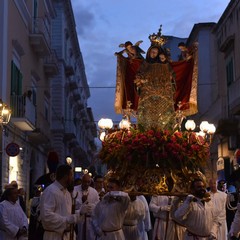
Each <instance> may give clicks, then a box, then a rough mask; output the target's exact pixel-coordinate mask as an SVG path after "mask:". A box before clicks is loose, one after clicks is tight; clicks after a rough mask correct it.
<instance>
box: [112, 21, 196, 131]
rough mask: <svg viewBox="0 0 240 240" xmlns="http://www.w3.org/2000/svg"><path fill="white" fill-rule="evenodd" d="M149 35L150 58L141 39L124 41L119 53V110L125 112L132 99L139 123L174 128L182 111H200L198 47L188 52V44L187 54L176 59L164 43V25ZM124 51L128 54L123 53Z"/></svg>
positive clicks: (116, 106)
mask: <svg viewBox="0 0 240 240" xmlns="http://www.w3.org/2000/svg"><path fill="white" fill-rule="evenodd" d="M149 39H150V41H151V46H150V47H149V49H148V51H147V54H146V59H143V57H142V55H141V53H143V51H142V50H141V49H140V48H139V44H140V42H141V41H140V42H138V43H137V44H135V45H133V44H132V43H131V42H129V41H128V42H126V43H125V44H124V45H123V44H122V46H124V47H125V49H124V50H123V51H121V52H119V53H117V54H116V55H117V56H118V65H117V83H116V94H115V112H116V113H119V114H123V113H124V109H126V106H128V105H127V102H130V103H131V105H130V106H131V109H132V110H133V111H134V113H136V116H137V124H138V126H139V127H142V128H143V129H144V130H147V129H152V128H155V129H174V128H176V127H179V125H180V124H179V122H178V119H177V118H178V117H179V112H181V114H182V115H183V116H188V115H193V114H195V113H196V112H197V48H192V49H194V51H192V50H191V51H188V52H187V53H186V51H187V50H186V46H184V49H183V50H182V51H184V54H185V55H184V56H186V58H181V60H179V61H176V62H173V61H172V60H171V58H170V50H169V49H166V48H165V47H164V45H165V43H166V42H167V38H166V37H165V36H163V35H162V34H161V26H160V29H159V31H158V33H157V34H155V33H153V34H152V35H150V36H149ZM182 45H183V44H182V43H181V44H180V45H179V48H181V49H182ZM120 46H121V45H120ZM124 52H125V53H126V54H127V57H123V53H124Z"/></svg>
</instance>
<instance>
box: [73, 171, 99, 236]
mask: <svg viewBox="0 0 240 240" xmlns="http://www.w3.org/2000/svg"><path fill="white" fill-rule="evenodd" d="M91 180H92V178H91V176H90V175H89V174H85V175H84V176H83V177H82V184H81V185H78V186H75V187H74V196H77V198H76V205H77V206H78V207H79V208H80V215H81V220H80V221H79V223H78V225H77V229H78V230H77V239H79V240H80V239H81V240H95V235H94V231H93V228H92V224H91V217H92V212H93V209H94V207H95V205H96V204H97V203H98V201H99V196H98V192H97V191H96V190H95V189H94V188H92V187H90V184H91ZM76 194H77V195H76Z"/></svg>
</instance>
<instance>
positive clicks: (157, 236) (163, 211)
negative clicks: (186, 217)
mask: <svg viewBox="0 0 240 240" xmlns="http://www.w3.org/2000/svg"><path fill="white" fill-rule="evenodd" d="M172 199H173V197H171V196H152V198H151V201H150V203H149V209H150V211H152V212H153V216H154V218H155V222H154V228H153V235H152V236H153V238H152V239H153V240H166V239H167V240H176V239H177V236H176V234H177V233H176V232H175V231H176V229H177V227H176V226H175V222H173V221H172V219H171V216H170V210H171V203H172Z"/></svg>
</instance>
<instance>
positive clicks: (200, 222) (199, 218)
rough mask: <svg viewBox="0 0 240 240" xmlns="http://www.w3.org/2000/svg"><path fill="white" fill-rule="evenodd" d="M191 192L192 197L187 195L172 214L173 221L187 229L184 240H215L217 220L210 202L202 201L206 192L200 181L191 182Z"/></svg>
mask: <svg viewBox="0 0 240 240" xmlns="http://www.w3.org/2000/svg"><path fill="white" fill-rule="evenodd" d="M191 192H192V194H193V195H188V196H187V197H186V199H185V201H184V202H183V204H181V205H180V206H179V207H178V208H177V209H176V211H175V213H174V217H175V220H176V221H178V222H179V223H180V224H183V225H184V226H185V227H186V228H187V230H186V232H185V235H184V239H185V240H190V239H198V240H205V239H208V240H209V239H217V230H218V227H219V220H218V216H217V215H216V212H214V208H213V203H212V201H211V200H210V201H209V199H207V200H206V201H204V197H205V195H206V190H205V184H204V182H203V180H202V179H194V180H193V181H192V183H191Z"/></svg>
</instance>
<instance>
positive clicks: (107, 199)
mask: <svg viewBox="0 0 240 240" xmlns="http://www.w3.org/2000/svg"><path fill="white" fill-rule="evenodd" d="M120 185H121V184H120V182H119V181H118V180H117V179H109V180H108V184H107V191H108V193H106V194H105V195H104V197H103V199H102V200H101V201H100V202H99V203H98V204H97V205H96V207H95V209H94V212H93V217H92V223H93V226H94V231H95V232H96V234H97V238H96V239H99V240H125V237H124V234H123V230H122V226H123V220H124V218H125V215H126V210H127V208H128V205H129V202H130V198H129V196H128V194H127V193H125V192H122V191H120Z"/></svg>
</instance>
